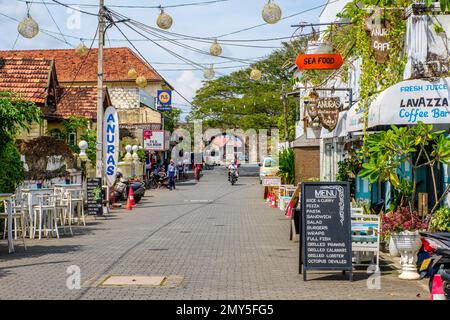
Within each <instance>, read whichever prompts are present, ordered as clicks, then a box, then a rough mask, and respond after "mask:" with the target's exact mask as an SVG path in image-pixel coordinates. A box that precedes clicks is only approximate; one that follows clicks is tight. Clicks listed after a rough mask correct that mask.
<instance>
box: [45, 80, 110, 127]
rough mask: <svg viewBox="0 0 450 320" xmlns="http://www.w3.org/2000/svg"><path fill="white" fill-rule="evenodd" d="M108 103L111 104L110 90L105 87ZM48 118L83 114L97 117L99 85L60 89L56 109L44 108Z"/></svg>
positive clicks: (91, 117)
mask: <svg viewBox="0 0 450 320" xmlns="http://www.w3.org/2000/svg"><path fill="white" fill-rule="evenodd" d="M104 93H105V101H106V105H108V104H110V99H109V96H108V91H107V90H106V88H105V89H104ZM43 111H44V114H45V116H46V117H47V118H54V119H67V118H69V117H70V116H75V115H77V116H81V117H84V118H88V119H91V120H95V119H97V87H96V86H72V87H64V88H59V89H58V103H57V105H56V111H55V112H51V110H50V109H49V108H48V107H46V108H43Z"/></svg>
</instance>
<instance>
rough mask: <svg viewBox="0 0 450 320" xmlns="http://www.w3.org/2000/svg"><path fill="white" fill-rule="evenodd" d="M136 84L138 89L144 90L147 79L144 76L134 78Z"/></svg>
mask: <svg viewBox="0 0 450 320" xmlns="http://www.w3.org/2000/svg"><path fill="white" fill-rule="evenodd" d="M136 84H137V85H138V87H140V88H145V87H146V86H147V79H146V78H145V77H144V76H139V77H137V78H136Z"/></svg>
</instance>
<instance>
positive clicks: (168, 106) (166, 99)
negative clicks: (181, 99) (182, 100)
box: [156, 90, 172, 111]
mask: <svg viewBox="0 0 450 320" xmlns="http://www.w3.org/2000/svg"><path fill="white" fill-rule="evenodd" d="M156 100H157V105H158V110H160V111H168V110H172V91H171V90H158V94H157V99H156Z"/></svg>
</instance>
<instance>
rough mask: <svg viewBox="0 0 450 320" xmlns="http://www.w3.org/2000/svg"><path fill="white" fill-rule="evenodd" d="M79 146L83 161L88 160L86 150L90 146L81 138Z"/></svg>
mask: <svg viewBox="0 0 450 320" xmlns="http://www.w3.org/2000/svg"><path fill="white" fill-rule="evenodd" d="M78 147H80V154H79V157H80V159H81V161H87V160H88V156H87V154H86V150H87V148H88V147H89V145H88V143H87V142H86V141H84V140H81V141H80V142H79V143H78Z"/></svg>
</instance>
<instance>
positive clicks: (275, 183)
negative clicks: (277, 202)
mask: <svg viewBox="0 0 450 320" xmlns="http://www.w3.org/2000/svg"><path fill="white" fill-rule="evenodd" d="M262 182H263V183H262V184H263V186H264V187H280V186H281V177H264V178H263V179H262Z"/></svg>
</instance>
